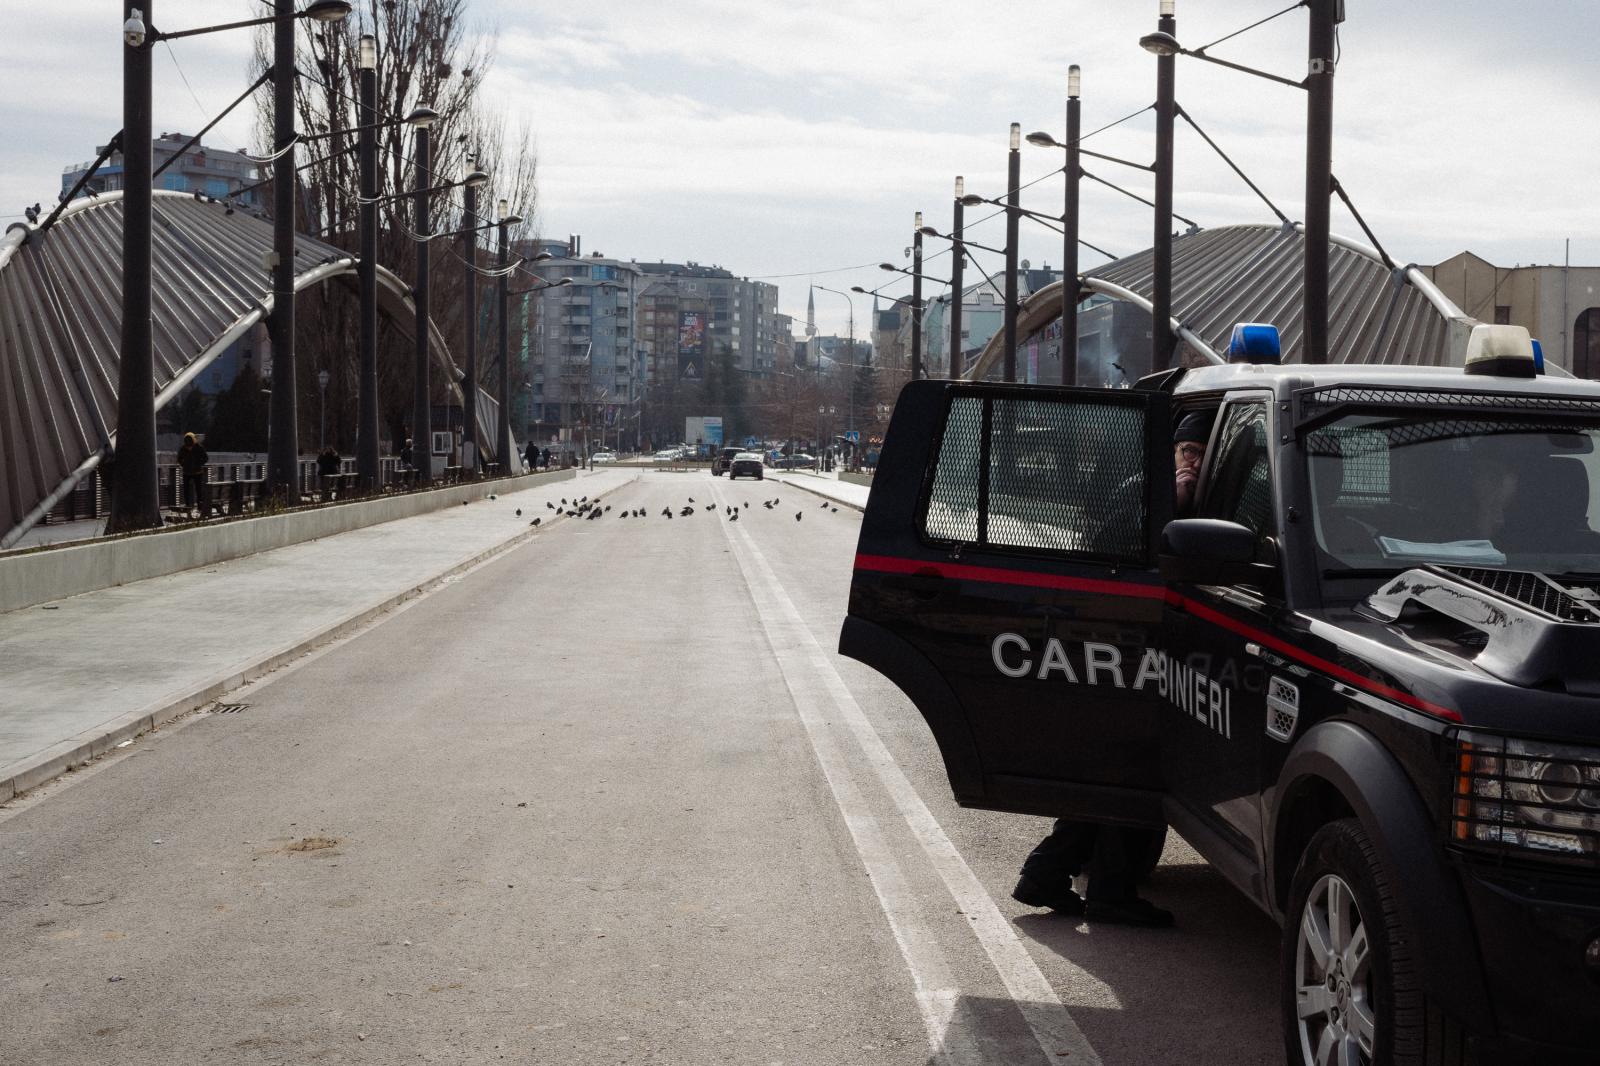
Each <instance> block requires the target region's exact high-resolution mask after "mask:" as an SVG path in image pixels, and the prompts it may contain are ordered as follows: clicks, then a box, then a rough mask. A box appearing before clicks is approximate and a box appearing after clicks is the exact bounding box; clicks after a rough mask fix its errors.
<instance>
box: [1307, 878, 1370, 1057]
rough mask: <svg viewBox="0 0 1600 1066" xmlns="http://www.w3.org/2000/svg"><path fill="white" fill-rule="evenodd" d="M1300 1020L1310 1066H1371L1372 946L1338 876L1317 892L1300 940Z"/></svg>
mask: <svg viewBox="0 0 1600 1066" xmlns="http://www.w3.org/2000/svg"><path fill="white" fill-rule="evenodd" d="M1295 1017H1296V1028H1297V1030H1298V1033H1299V1037H1300V1053H1301V1059H1302V1061H1303V1062H1304V1063H1305V1064H1306V1066H1368V1064H1370V1063H1371V1062H1372V1060H1373V1049H1374V1047H1375V1046H1376V1043H1377V1007H1376V1004H1375V1002H1374V998H1373V995H1372V959H1371V942H1370V941H1369V940H1368V938H1367V926H1366V923H1365V922H1364V921H1363V920H1362V917H1361V910H1360V908H1359V907H1357V906H1356V900H1355V893H1354V892H1352V891H1351V889H1350V885H1349V883H1348V882H1346V881H1345V880H1344V879H1343V878H1342V877H1340V876H1339V875H1337V874H1324V875H1323V876H1322V877H1321V878H1319V879H1318V881H1317V883H1316V884H1315V885H1314V886H1313V887H1312V889H1311V893H1310V895H1309V896H1307V897H1306V902H1305V906H1304V907H1303V908H1302V909H1301V913H1300V928H1299V931H1298V932H1297V933H1296V936H1295Z"/></svg>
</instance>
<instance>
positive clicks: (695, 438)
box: [683, 415, 722, 448]
mask: <svg viewBox="0 0 1600 1066" xmlns="http://www.w3.org/2000/svg"><path fill="white" fill-rule="evenodd" d="M683 442H684V443H685V444H699V445H704V446H705V447H707V448H720V447H722V416H721V415H693V416H690V417H688V418H685V419H684V420H683Z"/></svg>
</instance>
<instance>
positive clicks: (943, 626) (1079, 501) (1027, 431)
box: [839, 381, 1173, 825]
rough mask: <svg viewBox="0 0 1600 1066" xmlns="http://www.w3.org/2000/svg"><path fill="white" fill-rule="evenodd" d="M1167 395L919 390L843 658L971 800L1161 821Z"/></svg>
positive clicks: (895, 432) (861, 568)
mask: <svg viewBox="0 0 1600 1066" xmlns="http://www.w3.org/2000/svg"><path fill="white" fill-rule="evenodd" d="M1167 405H1168V397H1167V395H1166V394H1165V393H1162V392H1146V391H1139V390H1125V389H1080V388H1057V387H1050V386H1015V385H987V384H977V383H973V384H967V383H958V382H947V381H917V382H912V383H911V384H909V385H907V386H906V388H905V389H904V390H903V391H902V392H901V393H900V398H899V401H898V402H897V404H896V406H895V412H894V418H893V421H892V422H891V423H890V426H889V431H888V434H887V435H886V437H885V440H884V445H883V450H882V454H881V455H880V457H879V463H878V469H877V472H876V474H875V476H874V477H873V487H872V494H871V497H870V499H869V502H868V504H867V510H866V514H865V516H864V519H863V522H862V527H861V539H860V543H859V545H858V548H857V555H856V562H855V574H854V578H853V580H852V583H851V587H850V609H849V615H848V617H846V619H845V623H844V629H843V632H842V633H841V635H840V641H839V650H840V651H841V652H842V653H843V654H845V655H848V656H850V657H851V658H854V659H858V660H860V661H861V662H863V663H865V664H867V665H868V666H871V667H872V668H873V669H875V670H877V671H878V672H880V673H882V674H884V675H885V676H886V677H888V678H889V679H890V680H891V681H893V682H894V683H895V684H896V685H898V686H899V688H900V689H901V690H902V691H903V692H905V693H906V695H907V696H909V697H910V698H911V700H912V702H914V703H915V704H916V705H917V707H918V709H919V710H920V711H921V712H922V714H923V717H924V718H925V719H926V720H927V722H928V725H929V727H930V728H931V729H932V730H933V735H934V739H935V741H936V742H937V743H938V745H939V750H940V753H941V754H942V755H943V756H944V762H945V768H946V770H947V771H948V773H949V776H950V784H951V787H952V788H953V789H954V791H955V795H956V799H957V801H958V802H960V803H961V804H962V805H963V806H969V807H984V808H989V809H993V810H1004V811H1016V812H1020V813H1027V814H1044V815H1056V816H1068V815H1070V816H1073V817H1080V818H1084V819H1088V820H1094V821H1103V822H1113V823H1123V824H1134V825H1159V824H1162V822H1163V817H1162V813H1161V798H1162V782H1161V776H1160V766H1161V760H1160V757H1159V745H1158V742H1157V727H1158V724H1159V722H1160V719H1159V717H1158V714H1157V711H1158V706H1157V704H1158V702H1159V701H1160V699H1161V696H1162V693H1164V692H1165V691H1166V689H1167V678H1166V676H1165V671H1166V669H1167V665H1166V662H1167V660H1166V655H1165V653H1164V652H1163V651H1162V648H1161V640H1160V627H1161V619H1162V604H1163V599H1164V594H1165V593H1164V586H1163V584H1162V582H1161V579H1160V576H1159V574H1158V573H1157V571H1156V566H1155V559H1156V547H1157V541H1158V538H1159V536H1160V531H1161V529H1162V527H1163V526H1164V525H1165V524H1166V522H1167V520H1168V519H1169V518H1170V517H1171V511H1172V476H1173V475H1172V446H1171V430H1170V427H1169V417H1168V406H1167Z"/></svg>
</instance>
